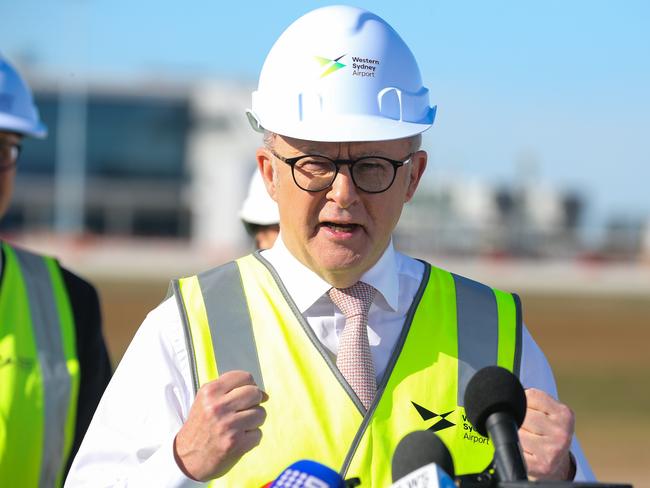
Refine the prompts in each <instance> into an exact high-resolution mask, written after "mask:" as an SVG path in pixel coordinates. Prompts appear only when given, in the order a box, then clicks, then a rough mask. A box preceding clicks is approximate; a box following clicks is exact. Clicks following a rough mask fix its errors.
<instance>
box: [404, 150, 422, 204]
mask: <svg viewBox="0 0 650 488" xmlns="http://www.w3.org/2000/svg"><path fill="white" fill-rule="evenodd" d="M409 164H410V165H411V173H410V174H409V182H408V188H407V189H406V196H405V198H404V202H408V201H410V200H411V198H413V195H415V190H417V188H418V185H419V184H420V179H421V178H422V175H423V174H424V170H425V169H426V168H427V153H426V151H417V152H415V153H413V156H411V162H410V163H409Z"/></svg>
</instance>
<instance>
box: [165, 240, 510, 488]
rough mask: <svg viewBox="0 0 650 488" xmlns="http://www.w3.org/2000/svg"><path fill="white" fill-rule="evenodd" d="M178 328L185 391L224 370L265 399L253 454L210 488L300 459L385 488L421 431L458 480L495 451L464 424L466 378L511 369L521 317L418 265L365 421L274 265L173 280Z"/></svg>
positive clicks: (241, 264) (240, 263)
mask: <svg viewBox="0 0 650 488" xmlns="http://www.w3.org/2000/svg"><path fill="white" fill-rule="evenodd" d="M172 287H173V289H174V294H175V295H176V299H177V303H178V306H179V311H180V313H181V317H182V319H183V321H184V324H185V327H184V328H185V332H186V339H187V345H188V349H189V358H190V363H191V364H190V366H191V371H192V374H193V379H194V388H195V389H198V388H199V387H200V386H201V385H204V384H205V383H207V382H209V381H212V380H214V379H216V378H217V377H218V376H219V374H221V373H224V372H226V371H231V370H234V369H241V370H245V371H248V372H250V373H252V375H253V377H254V378H255V381H256V383H257V385H258V386H259V387H260V388H262V389H264V390H265V391H266V392H267V393H268V394H269V400H268V401H267V402H266V403H265V404H264V408H265V409H266V411H267V418H266V421H265V423H264V425H263V426H262V428H261V429H262V441H261V443H260V444H259V446H257V447H255V448H254V449H253V450H251V451H250V452H248V453H247V454H245V455H244V456H243V457H242V458H241V460H240V461H239V462H238V463H237V464H236V465H235V466H234V467H233V468H232V469H231V470H230V471H229V472H228V473H227V474H226V475H225V476H223V477H221V478H219V479H216V480H213V481H212V484H211V486H215V487H238V488H241V487H259V486H262V485H263V484H264V483H266V482H268V481H271V480H273V479H275V478H276V477H277V476H278V475H279V474H280V472H281V471H282V470H283V469H284V468H285V467H287V466H289V465H290V464H291V463H293V462H295V461H297V460H300V459H310V460H313V461H317V462H320V463H322V464H324V465H326V466H329V467H331V468H334V469H336V470H339V472H340V474H341V475H342V476H343V477H345V478H351V477H359V478H360V479H361V482H362V486H368V487H377V488H384V487H387V486H389V485H390V484H391V473H390V470H391V468H390V466H391V458H392V455H393V452H394V450H395V447H396V446H397V444H398V442H399V441H400V440H401V439H402V437H403V436H404V435H406V434H407V433H409V432H412V431H414V430H418V429H430V430H433V431H434V432H436V434H437V435H439V436H440V438H441V439H442V440H443V441H444V442H445V444H446V445H447V447H448V448H449V450H450V451H451V453H452V457H453V459H454V464H455V466H456V473H457V474H468V473H476V472H482V471H483V470H485V469H486V467H487V466H488V465H489V464H490V462H491V461H492V457H493V454H494V451H493V448H492V446H491V445H490V442H489V441H488V439H486V438H485V437H482V436H480V435H479V434H478V433H476V432H475V431H474V429H473V428H472V426H471V424H470V423H469V421H468V420H467V419H466V417H465V410H464V408H463V397H464V393H465V387H466V385H467V383H468V382H469V379H470V378H471V376H472V375H473V374H474V373H475V372H476V371H478V370H479V369H481V368H483V367H485V366H488V365H495V364H496V365H499V366H502V367H505V368H507V369H508V370H510V371H513V372H515V374H517V373H518V371H519V357H520V353H519V351H520V349H521V347H520V343H521V312H520V310H521V309H520V305H519V300H518V298H517V297H516V296H515V295H511V294H508V293H504V292H501V291H498V290H492V289H490V288H488V287H486V286H485V285H481V284H479V283H477V282H475V281H471V280H468V279H466V278H462V277H460V276H457V275H453V274H451V273H449V272H446V271H443V270H441V269H438V268H435V267H432V266H430V265H428V264H426V263H425V273H424V277H423V280H422V284H421V285H420V288H419V290H418V292H417V293H416V296H415V298H414V300H413V304H412V305H411V308H410V310H409V312H408V314H407V318H406V323H405V324H404V326H403V330H402V333H401V335H400V337H399V339H398V341H397V344H396V346H395V350H394V351H393V353H392V356H391V358H390V360H389V363H388V366H387V368H386V373H385V374H384V376H383V378H382V379H381V381H380V382H379V384H378V385H377V396H376V398H375V401H374V403H373V404H372V406H371V407H370V409H369V410H368V412H367V413H366V412H365V409H364V408H363V406H362V405H361V403H360V401H359V399H358V398H357V397H356V395H355V394H354V392H353V391H352V390H351V389H350V387H349V385H348V384H347V382H346V381H345V379H344V378H343V377H342V376H341V374H340V372H339V370H338V369H337V367H336V364H335V361H334V360H333V359H332V358H331V355H330V354H329V353H328V352H327V351H326V350H325V349H324V347H323V346H322V344H321V343H320V342H319V341H318V339H317V338H316V336H315V335H314V333H313V331H312V329H311V328H310V326H309V324H307V322H306V321H305V319H304V318H303V317H302V315H301V314H300V312H299V311H298V309H297V308H296V305H295V304H294V303H293V301H292V299H291V298H290V297H289V295H288V293H287V291H286V289H285V288H284V286H283V284H282V282H281V281H280V279H279V277H278V276H277V273H276V272H275V270H274V269H273V268H272V266H271V265H270V264H269V263H268V262H267V261H265V260H264V258H263V257H261V255H260V254H259V253H257V254H253V255H249V256H246V257H243V258H241V259H238V260H237V261H235V262H231V263H228V264H226V265H223V266H220V267H218V268H215V269H212V270H210V271H207V272H205V273H202V274H200V275H198V276H193V277H190V278H184V279H181V280H178V281H175V282H173V283H172Z"/></svg>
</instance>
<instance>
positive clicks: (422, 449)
mask: <svg viewBox="0 0 650 488" xmlns="http://www.w3.org/2000/svg"><path fill="white" fill-rule="evenodd" d="M431 463H434V464H436V465H438V466H439V467H440V468H441V469H442V470H443V471H445V473H447V474H448V475H449V476H450V477H452V478H453V477H454V476H455V470H454V461H453V459H452V458H451V454H450V453H449V449H447V446H445V444H444V443H443V442H442V441H441V440H440V438H439V437H438V436H437V435H436V434H434V433H433V432H431V431H430V430H416V431H415V432H411V433H409V434H406V435H405V436H404V437H403V438H402V440H401V441H399V444H397V447H396V448H395V452H394V453H393V461H392V477H393V483H394V482H396V481H397V480H399V479H401V478H403V477H405V476H406V475H408V474H409V473H412V472H413V471H415V470H417V469H419V468H421V467H423V466H426V465H427V464H431Z"/></svg>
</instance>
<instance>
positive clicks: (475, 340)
mask: <svg viewBox="0 0 650 488" xmlns="http://www.w3.org/2000/svg"><path fill="white" fill-rule="evenodd" d="M452 276H453V277H454V282H455V286H456V314H457V317H456V318H457V321H458V405H459V406H461V407H462V406H464V405H465V400H464V397H465V388H466V387H467V383H469V380H470V379H471V378H472V376H474V373H476V372H477V371H478V370H480V369H481V368H484V367H486V366H492V365H495V364H497V358H498V354H499V349H498V348H499V313H498V309H497V299H496V296H495V295H494V292H493V291H492V289H491V288H490V287H488V286H485V285H483V284H482V283H478V282H476V281H473V280H470V279H468V278H464V277H462V276H458V275H455V274H453V273H452Z"/></svg>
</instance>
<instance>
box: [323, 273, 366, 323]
mask: <svg viewBox="0 0 650 488" xmlns="http://www.w3.org/2000/svg"><path fill="white" fill-rule="evenodd" d="M376 292H377V290H375V288H373V287H372V286H370V285H369V284H368V283H364V282H363V281H357V282H356V283H355V284H354V285H352V286H350V287H348V288H330V290H329V292H328V294H329V297H330V299H331V300H332V302H334V305H336V306H337V307H339V309H340V310H341V312H343V315H345V318H346V319H348V318H350V317H354V316H356V315H365V316H367V315H368V311H369V310H370V305H371V304H372V301H373V299H374V298H375V293H376Z"/></svg>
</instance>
